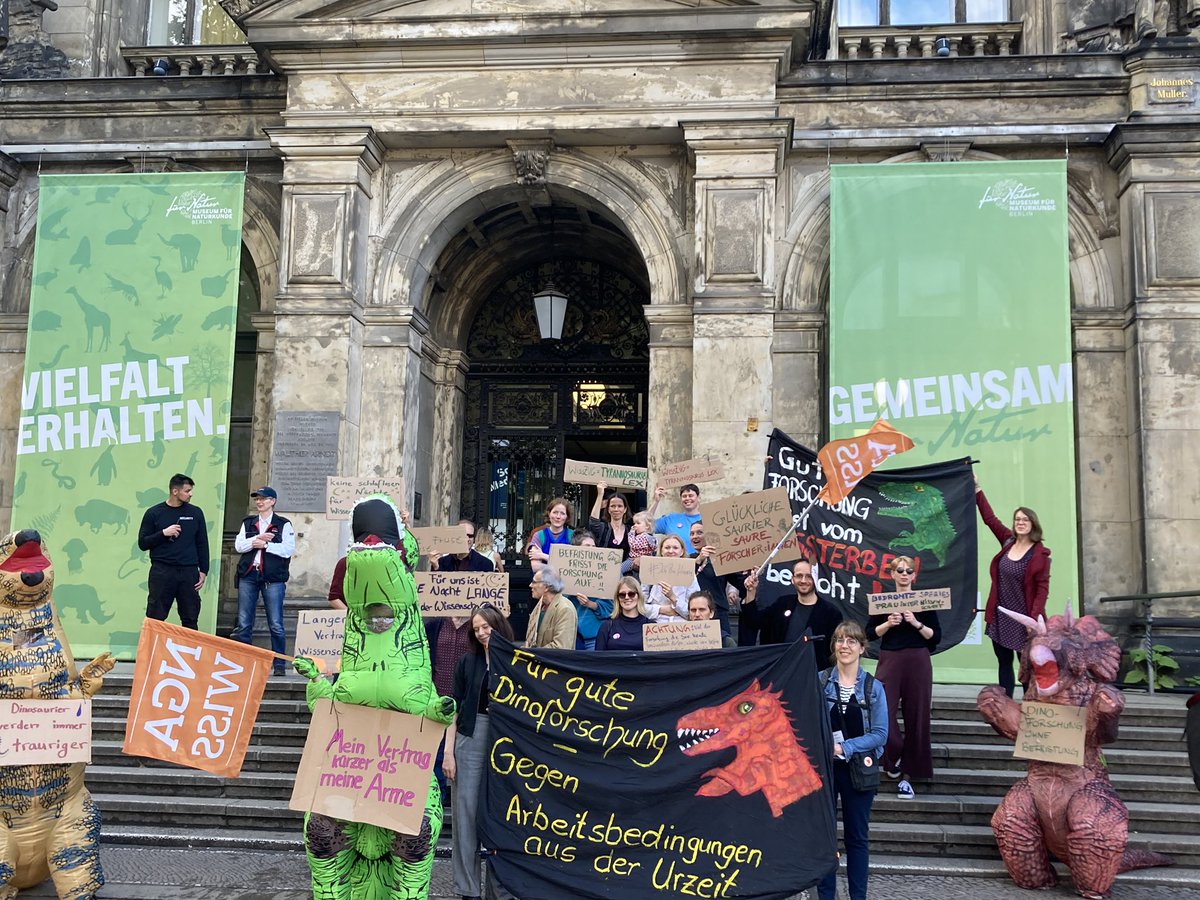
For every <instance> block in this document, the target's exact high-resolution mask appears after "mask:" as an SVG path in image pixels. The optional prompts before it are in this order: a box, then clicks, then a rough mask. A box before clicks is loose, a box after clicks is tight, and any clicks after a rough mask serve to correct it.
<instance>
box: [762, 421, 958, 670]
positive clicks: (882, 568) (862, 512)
mask: <svg viewBox="0 0 1200 900" xmlns="http://www.w3.org/2000/svg"><path fill="white" fill-rule="evenodd" d="M768 453H769V454H770V459H769V461H768V463H767V474H766V478H765V480H764V482H763V486H764V487H768V488H784V489H786V490H787V492H788V499H789V500H790V501H791V504H792V510H793V512H795V513H797V514H798V513H801V512H803V510H804V508H805V507H807V506H808V504H809V502H810V501H811V500H813V499H814V498H815V497H816V496H817V494H819V493H820V492H821V488H822V487H824V485H825V477H824V475H823V474H822V472H821V467H820V465H819V464H818V463H817V455H816V454H815V453H814V452H813V451H811V450H809V449H808V448H807V447H802V446H801V445H800V444H797V443H796V442H795V441H793V440H792V439H791V438H789V437H788V436H787V435H786V434H784V433H783V432H782V431H779V430H778V429H777V430H776V431H774V432H773V433H772V434H771V442H770V449H769V450H768ZM796 533H797V535H798V536H799V540H800V542H801V543H802V544H803V545H804V546H805V547H807V549H808V555H809V556H810V557H811V558H812V559H814V560H815V561H816V564H817V592H818V593H819V594H821V595H822V596H823V597H826V598H828V599H829V600H831V601H833V602H834V603H835V604H836V605H837V606H838V608H839V609H840V610H841V611H842V614H843V615H844V616H845V617H847V618H853V619H857V620H858V621H859V623H861V624H863V625H865V624H866V622H867V617H868V614H869V612H870V610H869V604H870V595H872V594H884V593H887V592H889V591H891V590H892V589H893V586H894V585H893V582H892V578H891V574H890V566H891V562H892V560H893V559H895V558H896V557H897V556H911V557H912V558H913V562H914V567H915V568H916V570H917V582H916V584H915V587H916V588H917V589H935V588H944V589H949V591H950V603H949V608H948V609H942V610H940V611H939V612H938V619H939V621H940V624H941V626H942V640H941V643H940V644H939V645H938V650H939V651H941V650H944V649H946V648H948V647H953V646H954V645H955V644H957V643H958V642H959V641H961V640H962V639H963V635H965V634H966V633H967V630H968V629H969V628H970V627H971V623H972V621H973V620H974V618H975V604H976V602H977V601H976V596H975V589H976V582H977V575H976V568H975V487H974V482H973V481H972V478H971V467H970V466H969V465H967V460H966V459H956V460H952V461H950V462H945V463H935V464H932V465H927V466H913V467H911V468H908V469H891V470H888V471H885V472H878V471H877V472H874V473H873V474H871V475H868V476H867V477H866V478H864V479H863V480H862V481H861V482H860V483H859V484H858V486H857V487H855V488H854V492H853V493H851V494H850V495H849V496H847V497H845V498H844V499H843V500H842V501H841V502H840V503H838V504H837V505H835V506H829V505H827V504H825V503H818V504H816V505H815V506H814V507H813V508H812V509H811V510H810V511H809V513H808V514H807V515H806V516H805V517H804V519H803V520H802V521H801V523H800V526H799V528H798V529H797V532H796ZM793 565H794V564H793V563H781V564H779V565H774V564H772V565H770V566H767V569H766V572H765V573H764V576H763V582H764V585H765V586H764V587H760V588H759V600H758V602H759V604H761V605H764V606H765V605H766V604H768V603H773V602H774V601H775V600H776V599H777V598H778V597H780V596H783V595H785V594H790V593H792V586H791V584H792V566H793ZM939 605H942V604H941V603H940V602H939Z"/></svg>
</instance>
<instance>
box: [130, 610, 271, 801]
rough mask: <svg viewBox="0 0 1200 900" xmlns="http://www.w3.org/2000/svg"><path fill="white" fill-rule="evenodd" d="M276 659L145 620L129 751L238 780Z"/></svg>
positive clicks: (133, 690) (264, 652)
mask: <svg viewBox="0 0 1200 900" xmlns="http://www.w3.org/2000/svg"><path fill="white" fill-rule="evenodd" d="M274 658H275V655H274V654H273V653H271V651H269V650H264V649H262V648H261V647H252V646H250V645H249V644H243V643H241V642H240V641H230V640H226V639H225V638H219V637H216V636H214V635H211V634H204V633H203V632H201V631H193V630H192V629H190V628H181V627H180V626H178V625H171V624H169V623H167V622H159V621H157V620H156V619H146V620H145V621H144V622H143V623H142V634H141V638H140V640H139V641H138V649H137V668H136V669H135V670H134V673H133V686H132V687H131V688H130V694H129V719H128V721H127V722H126V725H125V745H124V747H122V750H123V752H125V753H127V754H129V755H130V756H147V757H150V758H151V759H161V760H165V761H167V762H173V763H178V764H179V765H181V766H189V767H191V768H193V769H203V770H204V771H205V772H211V773H212V774H214V775H220V776H222V777H224V778H236V777H237V776H238V774H239V773H240V772H241V770H242V761H243V760H244V759H245V756H246V746H247V745H248V744H249V743H250V730H251V729H252V728H253V727H254V720H255V718H256V717H257V716H258V706H259V703H261V701H262V695H263V688H264V687H266V683H267V675H269V674H270V671H271V664H272V661H273V660H274Z"/></svg>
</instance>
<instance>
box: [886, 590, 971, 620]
mask: <svg viewBox="0 0 1200 900" xmlns="http://www.w3.org/2000/svg"><path fill="white" fill-rule="evenodd" d="M950 605H951V604H950V588H931V589H930V590H928V591H905V592H903V593H898V592H895V591H893V592H890V593H879V594H867V615H871V616H882V615H887V614H888V613H894V612H904V610H906V609H911V610H912V611H913V612H929V611H930V610H938V609H950Z"/></svg>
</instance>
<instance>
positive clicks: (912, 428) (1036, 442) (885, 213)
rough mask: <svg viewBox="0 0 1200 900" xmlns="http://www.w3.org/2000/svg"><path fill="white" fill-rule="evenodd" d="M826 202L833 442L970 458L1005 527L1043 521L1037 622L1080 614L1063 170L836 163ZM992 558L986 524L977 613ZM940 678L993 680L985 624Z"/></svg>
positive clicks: (942, 661) (918, 456) (902, 462)
mask: <svg viewBox="0 0 1200 900" xmlns="http://www.w3.org/2000/svg"><path fill="white" fill-rule="evenodd" d="M830 205H831V220H830V231H831V239H830V255H831V262H830V292H829V293H830V301H829V305H830V312H829V332H830V334H829V343H830V351H829V366H830V375H829V385H830V387H829V422H830V437H831V438H843V437H849V436H852V435H856V434H861V433H862V432H864V431H866V430H867V429H868V428H870V427H871V424H872V423H873V422H874V421H875V420H876V419H877V418H883V419H886V420H887V421H888V422H889V423H891V424H892V425H893V426H894V427H896V428H898V429H900V430H901V431H903V432H904V433H905V434H908V435H909V436H910V437H912V439H913V440H914V441H915V442H916V444H917V446H916V448H915V449H914V450H912V451H910V452H909V453H907V454H905V455H904V456H902V457H898V458H897V459H894V460H891V461H890V463H889V464H888V465H886V466H885V468H891V467H902V466H911V465H916V464H919V463H925V462H930V461H933V460H947V459H953V458H955V457H961V456H965V455H970V456H972V457H974V458H975V459H977V460H979V461H980V463H981V464H980V465H978V466H976V467H975V468H976V473H977V474H978V476H979V480H980V482H981V484H982V486H983V488H984V490H985V492H986V493H987V496H988V499H989V501H990V502H991V504H992V507H993V508H994V509H995V510H996V514H997V515H998V516H999V517H1000V518H1001V519H1003V520H1004V521H1005V522H1009V523H1010V522H1011V517H1012V511H1013V509H1014V508H1015V507H1016V506H1018V505H1024V506H1029V507H1031V508H1033V509H1034V510H1035V511H1037V513H1038V514H1039V517H1040V518H1041V521H1042V527H1043V530H1044V533H1045V541H1046V545H1047V546H1048V547H1050V549H1051V550H1052V552H1053V554H1054V555H1053V568H1052V570H1051V579H1050V597H1049V600H1048V602H1047V611H1048V612H1049V611H1051V610H1054V611H1059V612H1061V610H1062V609H1063V607H1064V606H1065V604H1066V603H1067V602H1071V603H1072V604H1073V605H1075V606H1076V607H1077V606H1078V599H1079V589H1078V561H1077V560H1078V549H1077V546H1076V524H1075V519H1076V517H1075V439H1074V433H1075V432H1074V413H1073V398H1072V366H1071V317H1070V314H1071V308H1070V307H1071V304H1070V289H1069V273H1068V268H1067V259H1068V257H1067V201H1066V163H1065V162H1063V161H1061V160H1051V161H1035V162H958V163H926V164H920V165H917V164H907V165H904V164H901V165H862V166H834V167H833V172H832V192H831V201H830ZM999 549H1000V547H999V544H998V543H997V542H996V540H995V539H994V537H993V536H992V534H991V532H990V531H989V530H988V529H987V528H986V527H985V526H984V525H983V524H982V523H980V525H979V554H978V556H979V589H980V592H981V593H980V596H979V598H978V606H979V607H981V608H982V606H983V604H984V602H985V601H986V600H987V591H988V589H989V586H990V584H991V581H990V578H989V575H988V565H989V563H990V561H991V559H992V557H993V556H994V555H995V554H996V553H997V552H998V551H999ZM917 586H918V587H920V585H919V584H918V585H917ZM934 675H935V678H936V679H937V680H939V681H961V682H968V683H971V682H975V683H990V682H994V681H995V680H996V659H995V656H994V655H993V653H992V648H991V642H990V641H989V640H988V639H987V638H986V637H985V636H984V635H983V616H982V613H981V614H980V615H979V616H978V617H977V618H976V622H975V625H974V626H973V627H972V629H971V630H970V631H969V632H968V634H967V637H966V639H965V640H964V642H963V643H962V644H960V645H959V646H958V647H956V648H954V649H952V650H949V651H947V652H945V653H941V654H939V655H938V656H936V657H935V658H934Z"/></svg>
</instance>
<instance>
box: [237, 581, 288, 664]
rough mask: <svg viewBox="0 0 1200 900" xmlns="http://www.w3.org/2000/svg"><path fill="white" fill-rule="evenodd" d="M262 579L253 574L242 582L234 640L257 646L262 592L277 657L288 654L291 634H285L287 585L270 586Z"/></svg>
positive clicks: (270, 584)
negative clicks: (285, 590) (258, 616)
mask: <svg viewBox="0 0 1200 900" xmlns="http://www.w3.org/2000/svg"><path fill="white" fill-rule="evenodd" d="M261 579H262V576H261V575H260V574H259V573H258V572H255V571H253V570H251V571H249V572H247V573H246V574H245V575H243V576H242V577H241V578H239V579H238V613H237V627H236V628H235V629H233V634H231V635H230V637H231V638H233V639H234V640H235V641H241V642H242V643H243V644H253V643H254V614H255V612H256V610H257V608H258V595H259V593H260V592H261V593H262V598H263V609H264V610H266V613H267V627H268V628H269V629H270V630H271V649H272V650H273V651H274V652H276V653H286V652H287V634H286V633H285V632H284V630H283V590H284V583H283V582H282V581H275V582H270V583H268V582H265V581H262V580H261ZM275 668H276V669H281V668H283V660H281V659H277V660H275Z"/></svg>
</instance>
